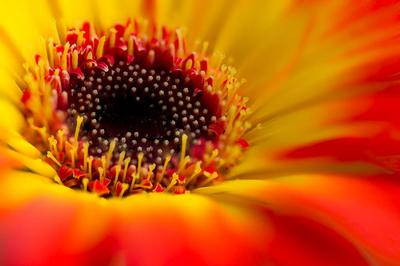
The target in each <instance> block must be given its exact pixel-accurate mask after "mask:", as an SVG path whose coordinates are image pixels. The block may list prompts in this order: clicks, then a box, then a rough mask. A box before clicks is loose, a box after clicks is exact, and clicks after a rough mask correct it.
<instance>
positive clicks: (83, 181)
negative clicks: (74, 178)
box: [82, 177, 89, 191]
mask: <svg viewBox="0 0 400 266" xmlns="http://www.w3.org/2000/svg"><path fill="white" fill-rule="evenodd" d="M88 184H89V179H88V178H87V177H85V178H84V179H82V185H83V191H87V187H88Z"/></svg>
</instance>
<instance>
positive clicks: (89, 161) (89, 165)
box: [88, 156, 93, 180]
mask: <svg viewBox="0 0 400 266" xmlns="http://www.w3.org/2000/svg"><path fill="white" fill-rule="evenodd" d="M92 163H93V156H89V159H88V168H89V171H88V176H89V179H90V180H92Z"/></svg>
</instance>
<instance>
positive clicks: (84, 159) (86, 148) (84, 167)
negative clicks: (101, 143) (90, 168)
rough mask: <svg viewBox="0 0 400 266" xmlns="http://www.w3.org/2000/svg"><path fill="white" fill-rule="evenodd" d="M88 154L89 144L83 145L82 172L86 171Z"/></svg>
mask: <svg viewBox="0 0 400 266" xmlns="http://www.w3.org/2000/svg"><path fill="white" fill-rule="evenodd" d="M88 154H89V143H87V142H85V143H83V170H85V171H86V170H87V160H88Z"/></svg>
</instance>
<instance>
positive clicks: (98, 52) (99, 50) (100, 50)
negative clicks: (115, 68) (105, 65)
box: [96, 36, 106, 58]
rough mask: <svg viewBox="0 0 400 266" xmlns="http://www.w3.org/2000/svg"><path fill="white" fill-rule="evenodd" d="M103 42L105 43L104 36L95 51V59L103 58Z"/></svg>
mask: <svg viewBox="0 0 400 266" xmlns="http://www.w3.org/2000/svg"><path fill="white" fill-rule="evenodd" d="M105 42H106V36H103V37H101V38H100V40H99V44H98V46H97V50H96V57H97V58H101V57H102V56H103V52H104V44H105Z"/></svg>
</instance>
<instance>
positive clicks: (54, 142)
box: [48, 136, 58, 157]
mask: <svg viewBox="0 0 400 266" xmlns="http://www.w3.org/2000/svg"><path fill="white" fill-rule="evenodd" d="M48 140H49V144H50V145H49V146H50V150H51V152H52V153H54V154H55V155H56V156H57V157H58V149H57V140H56V139H55V138H54V136H50V137H49V138H48Z"/></svg>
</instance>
